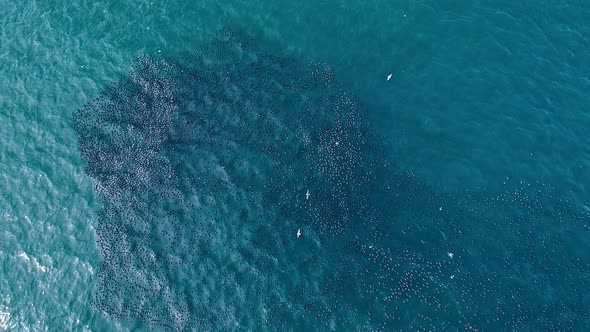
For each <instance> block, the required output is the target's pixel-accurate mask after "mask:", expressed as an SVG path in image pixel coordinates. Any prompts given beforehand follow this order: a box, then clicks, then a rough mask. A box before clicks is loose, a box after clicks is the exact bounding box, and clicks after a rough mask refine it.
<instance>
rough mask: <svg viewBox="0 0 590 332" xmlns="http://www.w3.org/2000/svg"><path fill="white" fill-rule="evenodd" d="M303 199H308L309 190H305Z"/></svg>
mask: <svg viewBox="0 0 590 332" xmlns="http://www.w3.org/2000/svg"><path fill="white" fill-rule="evenodd" d="M305 199H309V189H307V192H306V193H305Z"/></svg>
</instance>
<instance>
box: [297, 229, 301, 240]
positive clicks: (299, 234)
mask: <svg viewBox="0 0 590 332" xmlns="http://www.w3.org/2000/svg"><path fill="white" fill-rule="evenodd" d="M300 237H301V228H299V229H298V230H297V238H300Z"/></svg>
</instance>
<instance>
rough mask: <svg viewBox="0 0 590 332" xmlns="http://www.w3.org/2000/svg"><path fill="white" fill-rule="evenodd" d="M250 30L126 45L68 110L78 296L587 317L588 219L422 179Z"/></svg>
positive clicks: (548, 323)
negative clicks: (96, 253) (75, 174)
mask: <svg viewBox="0 0 590 332" xmlns="http://www.w3.org/2000/svg"><path fill="white" fill-rule="evenodd" d="M263 43H264V42H263V41H259V40H255V39H254V38H253V37H252V36H251V35H249V34H248V33H246V32H245V31H244V30H241V29H237V28H228V29H224V30H222V31H220V33H219V35H218V37H217V38H216V39H214V40H212V41H211V42H210V43H209V44H207V45H205V46H203V48H202V49H200V50H198V51H195V52H190V53H186V54H183V55H179V56H177V57H174V58H173V59H168V58H166V59H165V58H149V57H143V58H140V59H138V60H137V62H136V64H135V67H134V68H133V69H132V70H131V72H130V73H129V75H128V76H126V77H124V78H122V79H121V80H120V81H119V82H116V83H114V84H112V85H111V86H109V87H108V88H106V89H105V90H104V91H103V92H102V93H101V94H100V95H99V96H98V97H97V98H96V99H95V100H94V101H93V102H92V103H89V104H88V105H86V106H85V107H84V108H83V109H81V110H79V111H77V112H76V113H75V114H74V127H75V129H76V131H77V133H78V138H79V140H78V142H79V150H80V153H81V155H82V157H83V159H84V160H86V162H87V166H86V173H87V174H88V175H89V176H90V177H91V178H92V179H93V181H94V187H95V191H96V192H97V193H98V194H99V195H100V196H101V197H102V199H103V201H104V205H103V207H102V210H101V213H100V216H99V220H98V223H97V227H96V238H97V245H98V248H99V250H100V253H101V260H102V263H101V266H100V268H99V270H98V272H97V276H98V278H97V284H96V286H95V290H94V293H95V296H94V298H95V300H94V307H95V309H96V310H98V311H100V312H103V313H104V314H107V315H110V316H112V317H114V318H117V319H122V320H140V321H142V322H143V323H144V324H145V325H146V326H148V327H159V328H164V329H170V330H237V329H256V330H259V329H267V330H276V329H294V330H326V329H336V330H369V329H371V330H383V331H389V330H392V329H395V330H422V329H429V330H430V329H434V330H469V329H519V330H521V329H522V330H526V329H529V330H538V329H547V328H555V329H567V328H570V329H577V328H583V327H587V326H588V324H589V322H588V318H587V317H588V315H587V308H588V307H589V305H590V301H589V299H588V296H585V295H582V294H583V290H584V289H585V288H586V287H587V286H588V281H589V280H588V276H586V275H584V271H587V269H588V266H589V259H588V257H587V256H584V255H583V254H582V253H580V252H576V250H577V249H576V248H579V247H580V246H583V245H586V246H587V245H588V244H587V240H584V237H583V236H584V234H587V231H588V229H587V227H588V218H589V217H588V214H587V213H584V211H582V210H580V211H578V209H577V208H576V207H575V206H574V205H573V204H570V203H568V202H567V201H560V200H559V199H558V198H559V197H560V196H559V195H557V194H556V193H554V192H552V189H551V188H550V187H549V186H547V185H543V184H527V183H523V184H518V185H516V186H514V187H511V188H510V189H507V190H506V191H505V192H502V193H487V192H478V193H469V192H466V193H465V194H464V195H462V196H461V197H458V196H457V194H447V193H444V192H442V191H438V190H436V188H433V187H430V186H428V185H427V184H425V183H424V182H423V181H422V180H420V179H419V178H417V177H416V176H415V175H414V174H413V173H412V172H409V171H406V170H403V169H400V168H399V167H397V166H396V165H395V163H394V161H393V160H394V158H393V157H392V156H391V155H390V154H389V153H388V152H386V151H387V149H386V147H387V142H386V140H384V139H383V138H382V137H380V136H379V135H378V133H377V132H376V131H375V130H374V129H372V126H371V124H369V123H367V120H366V119H367V117H366V112H367V110H366V109H365V108H364V107H363V106H362V103H361V102H360V101H359V100H361V101H362V98H361V99H359V98H357V97H356V96H354V94H353V93H352V92H351V91H348V90H347V89H346V88H345V87H343V86H341V85H340V84H338V83H337V82H336V80H335V77H334V74H333V72H332V71H331V70H330V69H329V68H328V67H327V66H325V65H323V64H320V63H317V62H314V61H313V60H311V61H299V60H297V59H293V58H289V57H287V56H283V55H276V54H278V53H277V52H275V53H272V54H271V53H269V52H268V51H265V50H268V49H274V48H273V47H272V46H269V47H266V46H262V45H263ZM298 231H301V233H300V234H301V236H299V235H296V232H298ZM586 238H587V237H586ZM584 241H586V242H584ZM564 257H568V258H567V259H564Z"/></svg>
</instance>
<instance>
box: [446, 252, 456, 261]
mask: <svg viewBox="0 0 590 332" xmlns="http://www.w3.org/2000/svg"><path fill="white" fill-rule="evenodd" d="M447 256H449V258H450V259H453V256H455V254H453V253H452V252H447Z"/></svg>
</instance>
